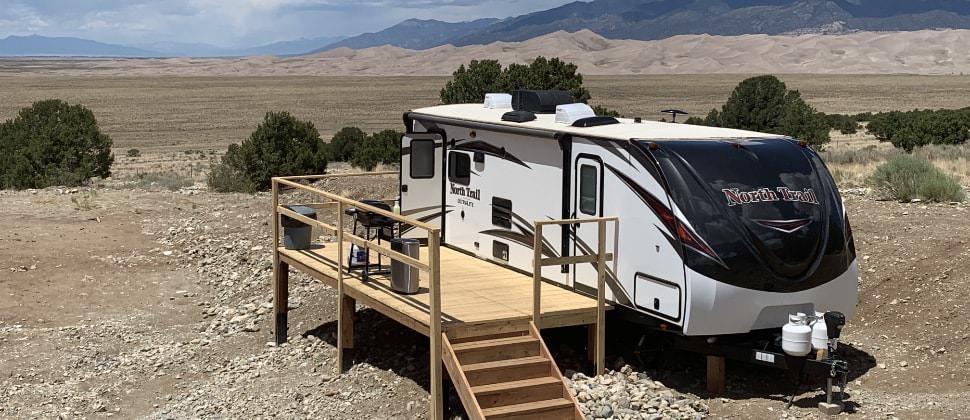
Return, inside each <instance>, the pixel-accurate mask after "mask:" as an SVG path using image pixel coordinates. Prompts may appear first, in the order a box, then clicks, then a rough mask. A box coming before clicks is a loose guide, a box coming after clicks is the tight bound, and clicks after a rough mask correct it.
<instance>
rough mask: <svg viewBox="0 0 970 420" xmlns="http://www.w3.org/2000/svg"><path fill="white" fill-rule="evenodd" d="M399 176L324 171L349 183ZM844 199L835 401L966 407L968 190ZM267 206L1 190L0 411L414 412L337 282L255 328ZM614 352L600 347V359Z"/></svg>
mask: <svg viewBox="0 0 970 420" xmlns="http://www.w3.org/2000/svg"><path fill="white" fill-rule="evenodd" d="M393 185H394V184H393V181H390V180H388V181H384V182H383V183H366V184H360V183H358V184H353V185H344V184H334V185H327V186H326V187H327V188H328V189H331V190H333V191H338V192H340V193H343V194H348V195H351V196H357V197H358V198H361V197H364V196H372V197H373V196H378V195H383V194H387V193H389V192H390V191H392V189H393ZM845 195H846V204H847V206H848V209H849V214H850V216H851V217H852V223H853V229H854V231H855V237H856V243H857V246H858V249H859V258H860V262H861V264H862V282H861V285H860V288H861V290H860V302H859V306H858V314H857V316H856V318H855V319H853V320H851V321H850V322H849V325H848V327H847V328H846V331H845V335H844V341H845V345H844V346H843V354H845V355H846V356H847V357H848V359H849V360H850V363H851V365H852V376H851V378H852V381H851V383H850V384H849V395H850V396H851V398H850V401H851V402H850V404H849V405H848V407H849V411H850V413H847V414H843V415H842V417H851V418H871V419H884V418H901V419H910V418H930V419H955V418H965V417H966V413H967V412H968V410H970V402H968V401H970V375H967V374H966V372H968V371H970V329H967V328H966V325H970V316H968V311H967V302H968V300H970V288H968V287H967V285H968V284H970V277H968V276H970V275H968V274H967V273H970V246H968V244H967V241H968V238H970V217H968V216H970V206H968V205H966V204H962V205H949V204H931V205H927V204H923V203H906V204H901V203H894V202H885V201H876V200H875V199H873V198H872V197H871V196H868V195H866V194H865V192H864V191H863V190H849V191H846V194H845ZM268 206H269V197H268V196H266V195H265V194H260V195H256V196H247V195H232V194H229V195H227V194H215V193H209V192H205V191H200V190H199V189H197V188H187V189H183V190H180V191H178V192H169V191H144V190H129V189H119V188H116V187H114V186H113V185H112V184H111V182H107V183H106V184H105V185H104V186H102V187H92V188H82V189H77V190H75V189H61V190H58V189H46V190H41V191H23V192H10V191H5V192H0V207H2V208H3V209H4V216H5V217H3V218H0V232H4V234H3V235H0V250H2V252H0V296H3V299H0V417H4V418H23V417H41V418H49V417H56V416H63V417H67V418H72V417H89V418H98V417H108V416H117V417H122V418H133V417H150V418H182V417H209V416H219V417H230V418H232V417H250V416H253V415H258V416H265V417H274V416H282V417H318V418H401V419H404V418H423V417H424V416H425V415H426V412H425V409H426V404H427V362H426V360H427V358H426V355H427V344H426V343H425V341H424V340H423V339H422V337H421V336H419V335H417V334H416V333H413V332H410V331H409V330H407V329H405V328H403V327H401V326H399V325H396V324H395V323H394V322H392V321H389V320H387V319H384V318H383V317H381V316H380V315H378V314H376V313H374V312H372V311H370V310H366V309H363V308H362V312H361V315H360V317H361V319H360V321H359V322H358V323H357V325H358V327H357V328H358V330H357V331H356V335H357V340H358V341H357V344H358V346H357V350H356V352H355V353H354V355H353V358H354V361H355V367H354V368H353V369H352V370H351V371H350V372H349V373H347V374H344V375H342V376H336V375H334V371H333V360H334V355H335V349H334V346H333V344H334V329H335V312H334V309H335V305H334V293H333V291H332V290H330V289H329V288H327V287H326V286H323V285H321V284H319V283H318V282H315V281H311V280H310V279H308V278H305V277H303V276H294V277H293V278H294V279H293V286H292V291H291V293H292V296H293V297H292V299H293V301H292V302H291V307H294V310H293V311H292V312H291V315H290V323H291V324H290V336H291V343H289V344H287V345H286V346H284V347H275V346H271V345H270V344H269V343H268V342H269V341H270V340H271V333H272V325H271V319H270V316H269V309H268V308H269V302H270V289H269V287H268V286H269V273H270V263H269V252H268V250H267V248H268V246H269V243H270V242H269V241H270V239H269V238H270V237H269V233H270V228H269V225H268V223H267V219H268V217H267V214H268ZM629 333H630V331H629V330H624V331H623V334H629ZM570 334H572V335H575V334H573V333H570V332H569V331H566V332H562V331H560V332H556V333H551V334H550V338H549V340H550V346H551V347H552V348H553V349H554V351H556V352H559V353H563V352H567V353H568V352H569V346H570V345H571V343H570V339H569V338H562V337H564V336H565V337H568V336H570ZM614 334H618V333H617V332H614ZM619 341H621V340H612V339H611V341H610V342H611V343H616V342H619ZM613 346H614V347H616V345H613ZM627 351H629V349H624V348H612V349H610V353H611V357H610V363H611V364H616V363H622V361H620V360H618V358H619V357H622V354H624V353H625V352H627ZM567 359H568V358H567ZM664 360H665V361H664V362H662V363H661V362H658V361H656V360H654V361H647V362H645V363H644V364H638V363H634V362H630V361H629V359H628V360H627V362H628V363H630V364H632V365H634V367H635V368H637V369H640V370H642V371H645V372H648V373H650V374H651V375H654V376H655V377H657V378H663V379H662V380H663V382H664V383H665V384H666V385H667V386H669V387H671V388H673V389H674V390H676V391H677V392H682V393H687V394H694V395H697V396H698V397H699V398H703V399H704V400H705V402H706V403H707V404H708V405H709V406H710V408H711V417H712V418H738V419H742V418H815V417H817V416H818V414H817V411H816V410H815V408H814V406H815V404H816V402H817V401H818V398H819V394H818V392H817V391H809V390H808V388H807V387H805V388H803V389H802V392H801V394H800V396H799V398H798V399H797V400H796V403H795V406H794V407H793V408H792V409H791V410H787V411H786V410H785V405H784V402H783V401H782V400H783V399H784V397H785V394H787V393H789V392H790V388H791V386H790V382H789V381H788V380H787V379H786V378H785V377H784V376H783V375H780V374H779V373H777V372H774V371H770V370H765V369H758V368H752V367H750V366H746V365H742V364H734V363H729V364H728V372H729V387H728V392H727V394H726V395H723V396H711V395H707V394H706V393H705V391H704V387H703V380H704V370H703V364H702V361H703V360H702V359H700V358H699V357H696V356H693V355H684V354H676V353H671V354H668V355H667V357H665V358H664ZM566 363H568V361H567V362H566ZM564 368H565V366H564ZM577 368H578V367H577ZM450 412H451V413H452V414H460V408H459V405H458V403H457V401H456V400H455V399H454V398H453V399H452V400H451V402H450Z"/></svg>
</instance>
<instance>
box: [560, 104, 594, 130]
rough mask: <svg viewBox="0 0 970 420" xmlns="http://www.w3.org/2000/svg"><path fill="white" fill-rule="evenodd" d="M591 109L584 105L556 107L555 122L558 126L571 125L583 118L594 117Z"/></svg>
mask: <svg viewBox="0 0 970 420" xmlns="http://www.w3.org/2000/svg"><path fill="white" fill-rule="evenodd" d="M595 116H596V113H595V112H593V108H590V107H589V105H586V104H565V105H558V106H556V122H557V123H560V124H570V125H571V124H572V123H574V122H576V121H577V120H581V119H583V118H590V117H595Z"/></svg>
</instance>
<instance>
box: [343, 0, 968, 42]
mask: <svg viewBox="0 0 970 420" xmlns="http://www.w3.org/2000/svg"><path fill="white" fill-rule="evenodd" d="M428 22H429V21H418V22H413V21H408V22H404V23H402V24H400V25H396V26H393V27H390V28H388V29H385V30H384V31H380V32H377V33H373V34H366V35H361V36H358V37H351V38H348V39H346V40H344V41H342V42H340V43H339V44H334V45H331V46H328V47H327V48H325V49H332V48H337V47H342V46H351V45H353V47H354V48H365V47H375V46H380V45H393V46H396V47H402V48H413V49H423V48H414V47H413V45H421V46H423V47H424V48H431V47H436V46H441V45H447V44H451V45H455V46H466V45H484V44H490V43H492V42H497V41H505V42H518V41H525V40H528V39H531V38H535V37H537V36H542V35H546V34H550V33H554V32H557V31H568V32H575V31H580V30H583V29H588V30H591V31H593V32H595V33H597V34H600V35H602V36H604V37H606V38H609V39H634V40H657V39H664V38H669V37H672V36H676V35H689V34H709V35H744V34H768V35H778V34H788V33H851V32H856V31H915V30H922V29H938V28H952V29H970V1H967V0H594V1H588V2H584V1H576V2H572V3H569V4H566V5H563V6H560V7H556V8H552V9H549V10H543V11H539V12H534V13H529V14H525V15H522V16H517V17H512V18H508V19H504V20H501V21H496V22H494V23H492V24H490V25H488V26H485V27H479V26H480V25H479V24H464V25H462V24H452V28H454V31H453V32H452V33H453V36H451V37H450V38H447V39H442V37H440V36H434V37H428V38H424V37H422V34H424V33H425V32H426V31H415V32H413V33H409V32H406V29H405V28H403V27H402V26H407V27H414V26H415V25H418V26H422V27H425V26H426V27H428V28H431V27H432V24H431V23H428ZM476 22H479V21H476ZM401 33H408V34H409V36H408V37H406V40H404V39H402V37H401V36H400V34H401ZM405 42H406V43H407V45H406V44H405ZM409 45H410V46H409Z"/></svg>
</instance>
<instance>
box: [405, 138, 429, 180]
mask: <svg viewBox="0 0 970 420" xmlns="http://www.w3.org/2000/svg"><path fill="white" fill-rule="evenodd" d="M411 178H412V179H428V178H434V140H412V141H411Z"/></svg>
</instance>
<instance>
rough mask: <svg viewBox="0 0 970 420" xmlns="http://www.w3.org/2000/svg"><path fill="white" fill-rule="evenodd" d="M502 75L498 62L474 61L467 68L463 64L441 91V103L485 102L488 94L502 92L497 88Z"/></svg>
mask: <svg viewBox="0 0 970 420" xmlns="http://www.w3.org/2000/svg"><path fill="white" fill-rule="evenodd" d="M501 75H502V65H501V64H499V62H498V60H480V61H479V60H472V61H471V62H470V63H468V67H467V68H466V67H465V65H464V64H462V65H461V66H459V67H458V70H455V72H454V73H453V74H452V78H451V80H449V81H448V83H446V84H445V87H444V88H442V89H441V93H440V97H441V103H444V104H463V103H475V102H481V101H484V100H485V94H486V93H490V92H501V91H500V90H498V87H497V86H498V79H499V77H500V76H501Z"/></svg>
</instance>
